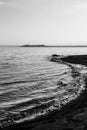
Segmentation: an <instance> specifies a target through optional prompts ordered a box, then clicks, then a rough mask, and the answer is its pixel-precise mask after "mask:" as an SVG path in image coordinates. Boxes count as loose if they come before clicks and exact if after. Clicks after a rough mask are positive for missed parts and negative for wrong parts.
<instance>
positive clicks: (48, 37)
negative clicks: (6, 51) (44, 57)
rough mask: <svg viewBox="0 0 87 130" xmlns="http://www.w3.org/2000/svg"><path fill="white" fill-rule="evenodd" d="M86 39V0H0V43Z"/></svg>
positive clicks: (63, 41) (85, 41) (81, 41)
mask: <svg viewBox="0 0 87 130" xmlns="http://www.w3.org/2000/svg"><path fill="white" fill-rule="evenodd" d="M28 43H31V44H37V43H46V44H51V45H52V44H55V45H60V44H62V45H66V44H69V45H79V44H81V45H82V44H84V45H85V44H86V43H87V0H0V45H1V44H2V45H8V44H10V45H19V44H28Z"/></svg>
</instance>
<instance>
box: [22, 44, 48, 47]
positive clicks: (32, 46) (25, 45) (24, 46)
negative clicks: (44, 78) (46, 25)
mask: <svg viewBox="0 0 87 130" xmlns="http://www.w3.org/2000/svg"><path fill="white" fill-rule="evenodd" d="M21 47H46V45H28V44H27V45H22V46H21Z"/></svg>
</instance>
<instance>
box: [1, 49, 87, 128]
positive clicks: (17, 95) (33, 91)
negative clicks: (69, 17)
mask: <svg viewBox="0 0 87 130" xmlns="http://www.w3.org/2000/svg"><path fill="white" fill-rule="evenodd" d="M52 54H58V55H71V54H73V55H74V54H87V48H80V47H78V48H69V47H66V48H65V47H64V48H62V47H59V48H58V47H53V48H52V47H46V48H45V47H43V48H41V47H40V48H38V47H33V48H32V47H30V48H23V47H0V126H1V127H5V126H8V125H11V124H14V123H19V122H24V121H27V120H31V119H34V118H36V117H38V116H41V115H44V114H46V113H49V112H50V111H53V110H55V109H60V108H61V106H62V104H66V103H67V102H68V101H70V100H72V99H73V98H76V96H77V95H78V93H79V90H78V85H79V86H82V87H83V86H84V80H83V75H84V70H85V74H86V72H87V69H86V67H84V66H78V65H75V66H74V67H76V68H78V71H79V72H80V73H81V75H80V77H77V79H74V78H73V77H72V70H71V68H70V67H69V66H68V65H66V64H62V63H55V62H50V56H51V55H52ZM78 80H79V83H78ZM62 81H63V85H62V84H61V82H62ZM64 84H66V85H65V87H64ZM82 87H79V88H80V89H81V88H82ZM70 89H71V90H72V91H70V92H69V90H70ZM75 93H76V95H75Z"/></svg>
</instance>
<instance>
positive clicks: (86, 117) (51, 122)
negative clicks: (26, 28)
mask: <svg viewBox="0 0 87 130" xmlns="http://www.w3.org/2000/svg"><path fill="white" fill-rule="evenodd" d="M51 60H52V61H54V62H57V61H58V60H61V61H63V62H68V63H72V64H82V65H85V66H87V56H86V55H74V56H66V57H63V56H62V57H61V58H59V56H58V55H54V56H52V59H51ZM85 83H86V84H85V90H84V91H83V92H82V93H81V94H80V96H79V97H78V98H77V99H75V100H72V101H70V102H69V103H67V104H66V105H64V106H63V107H62V108H61V109H60V110H55V111H53V112H50V113H49V114H47V115H44V116H41V117H39V118H36V119H34V120H31V121H27V122H24V123H20V124H14V125H11V126H9V127H7V128H4V129H3V130H17V129H18V130H86V129H87V78H86V79H85Z"/></svg>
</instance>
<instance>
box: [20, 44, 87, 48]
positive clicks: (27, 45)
mask: <svg viewBox="0 0 87 130" xmlns="http://www.w3.org/2000/svg"><path fill="white" fill-rule="evenodd" d="M20 47H87V45H44V44H42V45H29V44H26V45H21V46H20Z"/></svg>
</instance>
